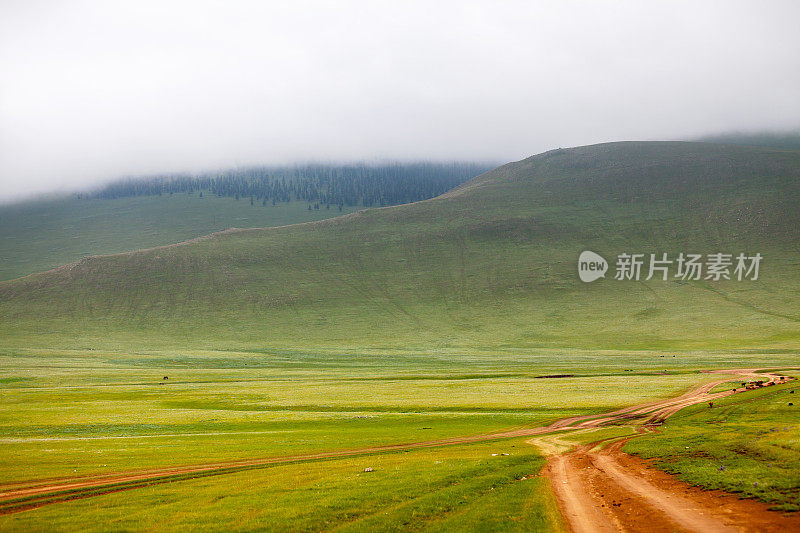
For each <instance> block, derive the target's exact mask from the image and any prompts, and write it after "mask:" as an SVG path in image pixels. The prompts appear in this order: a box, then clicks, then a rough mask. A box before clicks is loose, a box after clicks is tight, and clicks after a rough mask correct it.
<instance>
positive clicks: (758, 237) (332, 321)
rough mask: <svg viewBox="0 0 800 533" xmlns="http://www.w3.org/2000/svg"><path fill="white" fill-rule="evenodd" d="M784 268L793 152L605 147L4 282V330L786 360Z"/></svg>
mask: <svg viewBox="0 0 800 533" xmlns="http://www.w3.org/2000/svg"><path fill="white" fill-rule="evenodd" d="M583 250H593V251H595V252H597V253H600V254H601V255H603V256H604V257H606V258H607V259H608V260H609V262H611V263H613V259H614V258H615V257H616V256H617V255H618V254H621V253H644V254H650V253H657V254H661V253H668V254H669V255H670V257H674V256H677V255H678V254H679V253H681V252H685V253H702V254H712V253H717V252H726V253H733V254H737V253H739V252H742V253H747V254H754V253H756V252H758V253H760V254H762V256H763V257H764V259H763V262H762V264H761V271H760V275H759V278H758V280H755V281H752V280H745V281H736V280H731V281H725V280H722V281H710V280H700V281H682V280H675V279H670V280H668V281H662V280H660V279H654V280H651V281H633V280H626V281H617V280H614V279H613V276H612V275H609V276H607V278H606V279H603V280H599V281H596V282H594V283H591V284H584V283H582V282H581V281H580V280H579V279H578V276H577V270H576V269H577V258H578V255H579V254H580V252H581V251H583ZM798 267H800V151H795V150H786V149H774V148H765V147H743V146H732V145H719V144H709V143H686V142H646V143H645V142H629V143H611V144H601V145H594V146H586V147H579V148H572V149H559V150H554V151H550V152H546V153H543V154H539V155H536V156H533V157H530V158H528V159H525V160H522V161H519V162H516V163H510V164H507V165H504V166H502V167H499V168H497V169H495V170H493V171H491V172H488V173H486V174H483V175H481V176H479V177H477V178H475V179H473V180H471V181H469V182H467V183H465V184H464V185H462V186H460V187H458V188H456V189H454V190H452V191H450V192H448V193H446V194H444V195H442V196H439V197H437V198H434V199H431V200H426V201H422V202H417V203H414V204H407V205H401V206H395V207H388V208H379V209H369V210H365V211H360V212H357V213H353V214H349V215H345V216H342V217H338V218H334V219H329V220H324V221H319V222H311V223H306V224H299V225H294V226H288V227H278V228H267V229H250V230H237V231H226V232H221V233H217V234H213V235H210V236H207V237H204V238H200V239H196V240H193V241H190V242H186V243H182V244H178V245H172V246H164V247H160V248H154V249H151V250H145V251H139V252H135V253H125V254H117V255H109V256H98V257H89V258H85V259H83V260H81V261H79V262H77V263H73V264H69V265H66V266H63V267H59V268H57V269H55V270H51V271H48V272H44V273H39V274H34V275H30V276H27V277H24V278H20V279H16V280H12V281H6V282H2V283H0V330H2V331H3V337H4V338H3V343H4V345H5V346H6V347H11V348H13V347H21V346H26V347H40V348H57V349H69V348H76V349H86V348H93V349H126V350H158V349H176V348H177V349H223V350H224V349H249V350H262V349H319V350H349V349H353V350H406V351H418V350H419V351H424V350H427V351H442V352H492V351H498V350H505V351H513V350H526V349H535V348H542V347H545V348H546V347H562V348H593V349H604V348H608V349H658V350H666V349H670V350H671V349H680V350H691V349H724V350H743V349H744V350H767V349H775V350H797V349H800V311H799V310H800V269H799V268H798ZM612 269H613V264H612Z"/></svg>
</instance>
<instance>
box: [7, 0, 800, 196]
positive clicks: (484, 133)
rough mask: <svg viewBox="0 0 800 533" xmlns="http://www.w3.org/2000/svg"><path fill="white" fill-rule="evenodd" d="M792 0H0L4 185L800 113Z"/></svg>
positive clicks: (626, 135)
mask: <svg viewBox="0 0 800 533" xmlns="http://www.w3.org/2000/svg"><path fill="white" fill-rule="evenodd" d="M798 21H800V2H796V1H793V0H787V1H763V0H762V1H758V0H753V1H751V2H741V1H730V0H728V1H723V0H720V1H715V2H704V1H698V0H691V1H686V2H681V1H675V0H670V1H664V2H658V1H646V2H643V1H639V0H635V1H630V2H623V1H609V2H605V3H603V2H598V1H587V2H566V1H553V2H536V1H526V2H502V1H490V0H487V1H484V2H468V1H462V2H445V1H438V0H437V1H431V0H427V1H421V2H410V1H397V0H395V1H387V2H380V1H376V0H365V1H363V2H346V1H328V2H305V1H298V0H287V1H283V2H278V1H267V0H263V1H259V2H256V1H253V2H245V1H240V2H237V1H218V2H214V1H202V0H191V1H169V0H157V1H152V2H151V1H143V0H135V1H131V2H123V1H111V2H109V1H96V2H73V1H65V0H55V1H52V2H41V1H35V0H19V1H14V0H1V1H0V199H2V198H6V199H7V198H10V197H14V196H17V195H19V194H21V193H28V192H41V191H48V190H54V189H64V188H73V187H79V186H85V185H87V184H90V183H95V182H97V181H99V180H102V179H107V178H110V177H116V176H120V175H125V174H138V173H153V172H161V171H177V170H201V169H205V168H218V167H222V166H236V165H245V164H254V163H284V162H296V161H308V160H317V161H327V160H337V161H342V160H364V159H366V160H373V159H387V158H391V159H394V158H398V159H453V158H459V159H461V158H467V159H492V160H502V161H509V160H516V159H520V158H523V157H525V156H528V155H531V154H534V153H538V152H541V151H544V150H547V149H550V148H554V147H559V146H573V145H580V144H588V143H594V142H602V141H610V140H625V139H662V138H679V137H685V136H694V135H699V134H705V133H712V132H720V131H729V130H761V129H772V128H776V129H786V128H796V127H798V126H800V31H798Z"/></svg>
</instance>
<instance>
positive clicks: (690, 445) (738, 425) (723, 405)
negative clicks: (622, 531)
mask: <svg viewBox="0 0 800 533" xmlns="http://www.w3.org/2000/svg"><path fill="white" fill-rule="evenodd" d="M789 375H792V374H791V373H790V374H789ZM795 390H797V392H800V387H798V386H797V383H796V382H792V383H789V384H786V385H778V386H775V387H769V388H765V389H761V390H755V391H750V392H747V393H746V394H741V395H736V396H731V397H728V398H724V399H722V400H719V401H717V402H714V408H713V409H709V408H708V407H707V406H705V405H696V406H692V407H688V408H686V409H684V410H682V411H681V412H679V413H678V414H677V415H675V416H674V417H673V418H670V419H669V420H668V421H667V423H666V425H665V426H664V427H663V428H661V430H660V432H659V433H658V434H654V435H648V436H644V437H639V438H636V439H633V440H631V441H630V442H629V443H628V444H626V446H625V451H626V452H629V453H635V454H638V455H641V456H642V457H645V458H650V459H653V460H654V461H655V464H656V465H657V466H658V467H659V468H662V469H664V470H666V471H668V472H671V473H674V474H677V475H678V476H679V477H680V478H681V479H683V480H685V481H688V482H689V483H692V484H694V485H699V486H702V487H705V488H709V489H722V490H725V491H728V492H733V493H737V494H740V495H741V496H742V497H754V498H758V499H761V500H764V501H767V502H770V503H771V504H773V507H774V508H775V509H779V510H784V511H798V510H800V470H799V469H798V464H800V402H798V401H797V400H796V399H795V398H797V397H798V394H797V393H794V392H793V391H795ZM790 403H791V404H794V405H789V404H790Z"/></svg>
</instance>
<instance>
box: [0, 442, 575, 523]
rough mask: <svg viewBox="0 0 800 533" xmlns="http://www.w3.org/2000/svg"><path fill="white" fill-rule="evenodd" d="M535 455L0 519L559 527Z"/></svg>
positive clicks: (266, 478)
mask: <svg viewBox="0 0 800 533" xmlns="http://www.w3.org/2000/svg"><path fill="white" fill-rule="evenodd" d="M498 451H502V452H504V453H505V452H507V453H509V455H508V456H499V455H498V456H496V457H492V453H497V452H498ZM542 464H543V460H542V458H541V457H539V456H538V455H537V454H536V452H535V448H533V447H532V446H528V445H525V444H524V442H522V441H510V442H505V443H503V444H502V445H497V444H477V445H469V446H458V447H449V448H442V449H434V450H417V451H413V452H408V453H395V454H385V455H380V456H363V457H358V458H348V459H339V460H333V461H326V462H322V463H320V462H317V463H301V464H292V465H287V466H278V467H274V468H269V469H264V470H253V471H247V472H243V473H236V474H228V475H224V476H214V477H207V478H200V479H194V480H187V481H183V482H177V483H171V484H166V485H155V486H152V487H145V488H143V489H138V490H136V491H131V492H121V493H117V494H110V495H106V496H102V497H99V498H93V499H89V500H78V501H74V502H67V503H63V504H57V505H52V506H48V507H44V508H41V509H37V510H35V511H33V512H25V513H21V514H15V515H7V516H0V528H1V529H3V530H4V531H39V530H44V529H47V530H48V531H75V530H76V529H80V530H82V531H83V530H86V531H95V530H97V531H107V530H109V529H113V530H148V531H162V530H170V531H174V530H175V529H187V528H191V529H204V528H209V527H210V528H212V529H215V530H223V529H224V530H237V531H251V530H258V531H286V530H287V528H289V529H291V530H293V531H317V530H325V529H330V528H331V527H333V526H336V528H337V529H338V530H343V531H393V530H397V528H399V527H402V528H403V529H405V530H422V529H425V530H427V531H454V530H462V531H464V530H469V531H479V530H482V531H487V530H494V531H561V530H562V526H561V524H560V520H559V516H558V512H557V509H556V506H555V502H554V500H553V499H552V496H551V495H550V494H549V492H548V491H547V489H546V483H547V482H546V480H544V479H542V478H541V477H538V476H536V474H537V473H538V472H539V470H540V469H541V467H542ZM366 467H371V468H373V471H372V472H369V473H366V472H364V469H365V468H366Z"/></svg>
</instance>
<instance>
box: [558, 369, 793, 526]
mask: <svg viewBox="0 0 800 533" xmlns="http://www.w3.org/2000/svg"><path fill="white" fill-rule="evenodd" d="M743 372H744V371H743ZM743 375H744V374H743ZM747 377H748V378H751V379H752V378H753V377H756V376H755V375H754V374H752V372H750V373H749V375H747ZM757 379H764V377H763V376H757ZM772 380H773V381H775V380H774V376H772ZM704 388H706V389H707V390H710V389H709V388H708V387H707V386H706V387H704ZM701 389H702V388H701ZM699 390H700V389H697V391H699ZM741 390H742V389H739V390H738V391H737V392H739V391H741ZM697 391H694V392H697ZM694 392H693V393H690V394H689V395H685V396H684V400H685V401H681V402H676V403H674V404H672V405H668V406H663V407H661V408H659V409H657V410H655V411H652V412H651V413H650V414H649V416H650V420H651V421H656V422H658V421H663V420H664V419H665V418H666V417H668V416H669V415H671V414H673V413H675V412H677V411H678V410H679V409H680V406H681V405H684V404H685V405H689V403H688V402H689V400H690V399H692V398H694V399H695V400H697V399H699V398H702V400H701V401H707V400H709V399H710V398H716V397H718V395H716V394H714V395H709V394H705V395H701V396H699V397H698V396H697V395H696V394H695V393H694ZM732 393H734V392H733V391H727V394H732ZM727 394H726V395H727ZM692 403H697V401H693V402H692ZM636 411H637V409H634V412H636ZM638 430H639V431H640V432H645V431H647V427H646V426H639V428H638ZM627 440H628V439H627V438H623V439H619V440H617V441H616V442H613V443H612V444H611V445H608V446H603V445H602V444H600V445H598V443H594V444H590V445H587V446H581V447H579V448H578V449H577V450H574V451H571V452H568V453H563V454H558V455H553V456H552V457H551V458H550V461H549V463H548V465H547V467H546V469H545V471H544V473H545V475H546V476H547V477H549V478H550V482H551V486H552V488H553V491H554V492H555V494H556V497H557V499H558V501H559V506H560V509H561V511H562V515H563V516H564V519H565V521H566V522H567V524H568V525H569V527H570V529H571V530H572V531H573V532H575V533H595V532H609V531H647V532H648V533H661V532H672V531H692V532H703V533H715V532H720V533H723V532H739V531H754V532H755V531H759V532H783V533H786V532H789V531H800V517H798V516H796V515H795V516H790V515H782V514H780V513H777V512H773V511H769V510H768V506H767V505H765V504H763V503H761V502H757V501H753V500H741V499H739V498H737V497H735V496H733V495H731V494H726V493H723V492H720V491H704V490H701V489H698V488H696V487H692V486H690V485H688V484H686V483H683V482H681V481H679V480H678V479H676V478H675V477H673V476H670V475H669V474H666V473H664V472H661V471H658V470H655V469H652V468H650V467H648V465H647V464H646V463H645V462H644V461H642V460H641V459H638V458H636V457H633V456H630V455H627V454H625V453H623V452H622V446H623V445H624V443H625V442H626V441H627Z"/></svg>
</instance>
